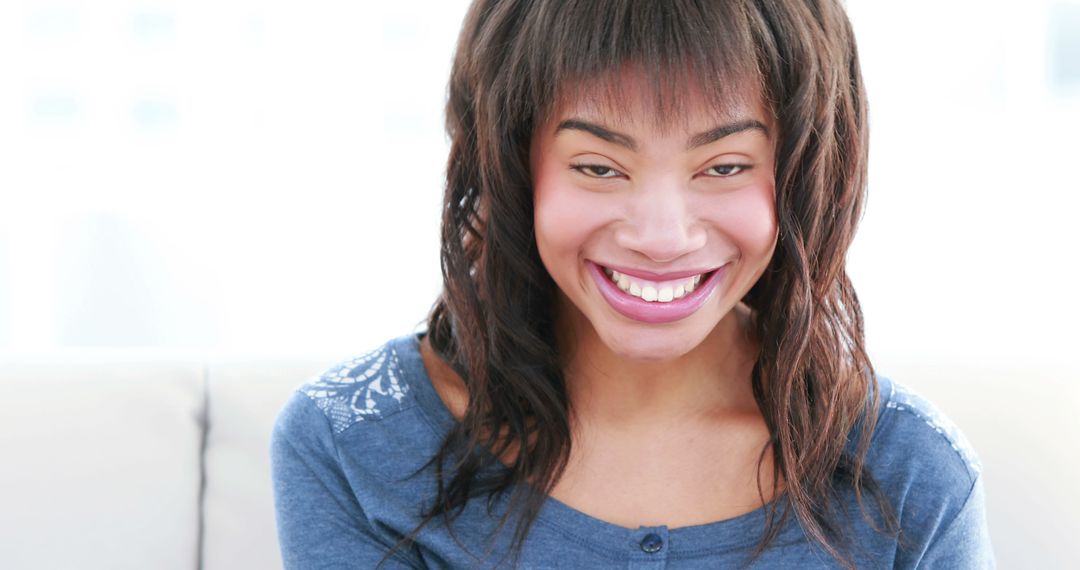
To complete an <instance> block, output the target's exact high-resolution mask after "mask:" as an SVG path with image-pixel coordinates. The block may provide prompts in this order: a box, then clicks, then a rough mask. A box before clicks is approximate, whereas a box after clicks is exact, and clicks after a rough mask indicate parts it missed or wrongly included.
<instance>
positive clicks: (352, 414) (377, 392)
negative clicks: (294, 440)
mask: <svg viewBox="0 0 1080 570" xmlns="http://www.w3.org/2000/svg"><path fill="white" fill-rule="evenodd" d="M300 391H301V392H303V393H304V394H306V395H307V396H308V397H309V398H311V399H312V401H314V402H315V405H316V406H318V407H319V409H321V410H322V411H323V413H325V414H326V416H327V417H328V418H330V423H331V424H332V425H333V428H334V433H335V434H337V433H341V432H343V431H345V430H346V429H348V428H349V427H350V426H352V425H353V424H355V423H357V422H360V421H363V420H365V419H377V418H380V417H382V416H384V415H385V414H386V413H387V412H392V411H397V410H400V409H401V408H402V402H403V400H404V398H405V394H407V393H408V392H409V386H408V385H407V384H405V383H403V382H402V381H401V367H400V365H399V363H398V355H397V351H396V350H395V349H393V348H391V347H390V346H382V347H380V348H377V349H375V350H372V351H370V352H368V353H366V354H364V355H362V356H359V357H357V358H354V359H352V360H348V361H346V362H342V363H341V364H338V365H337V366H335V367H334V368H332V369H330V370H329V371H327V372H324V373H323V374H322V375H320V376H317V377H315V378H313V379H311V380H309V381H308V382H307V383H305V384H304V385H303V386H302V387H301V388H300Z"/></svg>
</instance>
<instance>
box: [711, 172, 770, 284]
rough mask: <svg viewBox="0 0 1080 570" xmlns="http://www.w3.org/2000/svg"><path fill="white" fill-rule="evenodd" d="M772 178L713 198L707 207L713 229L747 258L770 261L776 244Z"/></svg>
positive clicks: (763, 262)
mask: <svg viewBox="0 0 1080 570" xmlns="http://www.w3.org/2000/svg"><path fill="white" fill-rule="evenodd" d="M773 189H774V185H773V183H772V181H762V182H760V183H758V184H755V185H752V186H747V187H745V188H742V189H740V190H738V191H735V192H732V193H730V194H727V195H725V196H723V197H721V198H720V199H716V200H712V201H710V202H709V204H708V206H706V207H705V208H704V209H705V210H706V211H707V214H706V215H707V216H708V218H710V219H711V220H712V224H711V225H713V226H714V228H715V229H716V230H717V231H719V232H720V233H721V234H722V235H724V236H725V237H726V238H727V239H728V240H730V241H731V242H733V245H734V246H735V247H736V248H738V249H739V251H740V254H741V256H742V257H744V258H750V259H753V260H754V261H757V262H758V263H761V264H767V263H768V261H769V258H771V257H772V252H773V248H774V247H775V245H776V238H777V222H776V203H775V200H776V198H775V196H774V190H773Z"/></svg>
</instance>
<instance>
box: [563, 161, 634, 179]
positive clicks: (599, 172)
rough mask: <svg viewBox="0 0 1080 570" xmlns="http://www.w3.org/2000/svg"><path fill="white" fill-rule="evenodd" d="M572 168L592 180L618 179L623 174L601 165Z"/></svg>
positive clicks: (581, 165) (580, 165)
mask: <svg viewBox="0 0 1080 570" xmlns="http://www.w3.org/2000/svg"><path fill="white" fill-rule="evenodd" d="M570 168H572V169H574V170H576V171H578V172H580V173H582V174H584V175H585V176H591V177H592V178H618V177H619V176H620V175H621V174H622V173H621V172H619V171H618V170H615V169H614V168H611V167H610V166H603V165H600V164H572V165H570Z"/></svg>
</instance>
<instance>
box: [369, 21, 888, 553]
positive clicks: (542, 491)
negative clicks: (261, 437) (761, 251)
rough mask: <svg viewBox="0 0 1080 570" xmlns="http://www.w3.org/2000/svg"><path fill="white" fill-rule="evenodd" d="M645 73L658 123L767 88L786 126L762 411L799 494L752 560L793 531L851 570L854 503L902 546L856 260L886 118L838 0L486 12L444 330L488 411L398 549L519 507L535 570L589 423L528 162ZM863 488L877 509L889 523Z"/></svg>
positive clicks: (468, 78)
mask: <svg viewBox="0 0 1080 570" xmlns="http://www.w3.org/2000/svg"><path fill="white" fill-rule="evenodd" d="M626 66H632V67H634V68H635V69H638V70H641V71H642V72H643V73H644V74H645V77H646V78H647V80H648V83H647V84H648V85H649V86H650V87H651V89H652V93H651V95H652V96H653V100H654V101H655V104H656V111H657V114H656V116H657V117H671V116H677V115H678V114H679V113H680V112H682V110H683V109H684V108H685V105H686V103H687V101H685V96H684V95H683V94H684V93H686V92H687V91H688V90H687V89H685V86H687V85H699V86H704V87H705V91H706V93H707V95H708V96H709V97H710V102H711V103H714V104H716V105H718V106H721V107H722V106H723V105H725V101H728V100H729V99H728V98H730V97H732V96H734V94H735V93H736V92H737V91H739V90H740V89H741V90H742V91H745V89H746V86H748V85H749V86H751V87H752V88H754V89H756V90H758V91H759V94H760V96H761V97H762V100H763V101H764V102H765V103H766V107H768V108H769V109H770V110H771V112H772V113H773V116H774V117H775V119H776V124H777V125H778V128H779V137H778V139H777V143H776V159H777V160H776V212H777V223H778V227H779V239H778V243H777V247H776V250H775V253H774V255H773V258H772V260H771V262H770V265H769V267H768V268H767V269H766V271H765V273H764V275H763V276H762V278H761V279H760V280H759V281H758V282H757V283H756V284H755V285H754V287H753V288H752V289H751V290H750V292H749V293H748V294H747V296H746V298H745V299H744V302H745V303H746V304H747V305H748V306H749V307H751V308H752V309H753V310H754V313H755V314H756V319H755V323H756V324H755V327H756V331H755V332H756V334H757V338H758V339H759V343H760V347H761V348H760V353H759V355H758V357H757V361H756V364H755V366H754V368H753V377H752V382H753V393H754V398H755V399H756V401H757V404H758V406H759V408H760V410H761V413H762V415H763V416H764V419H765V423H766V425H767V426H768V429H769V433H770V434H771V438H770V441H769V443H767V444H766V445H765V447H764V448H763V449H762V451H761V455H760V456H759V460H758V466H759V468H760V465H761V461H763V460H764V458H765V456H766V455H765V454H766V453H767V452H769V451H770V450H771V452H772V454H773V455H772V458H773V473H774V477H773V493H774V495H773V496H778V495H777V494H776V493H777V492H778V485H779V481H778V479H779V478H778V477H777V475H782V479H783V481H784V484H785V488H784V490H783V491H782V493H785V494H786V496H787V497H788V499H789V501H788V502H787V504H786V505H785V506H784V509H783V512H782V513H780V514H777V510H778V505H779V504H780V503H781V502H780V501H773V502H771V503H770V507H769V509H768V513H767V518H766V525H765V529H764V530H763V533H762V538H761V541H760V542H759V543H758V545H757V548H756V549H755V550H754V552H753V556H752V557H751V559H750V561H751V563H752V562H753V560H755V559H757V557H758V556H760V554H761V553H762V552H763V551H764V550H765V549H766V548H767V547H768V545H769V544H770V543H771V542H772V541H773V540H775V538H776V537H777V535H778V534H779V532H780V530H781V529H782V528H783V526H784V525H785V524H786V523H787V522H788V520H789V518H790V516H792V514H794V516H796V517H797V518H798V521H799V522H800V523H801V524H802V526H803V528H804V530H805V531H806V533H807V534H808V535H809V536H810V537H811V538H812V539H813V540H815V541H816V542H818V543H819V544H821V545H822V546H823V547H824V548H825V550H826V551H827V552H829V553H830V554H831V555H832V556H833V557H834V558H836V559H837V560H838V561H839V562H840V563H841V564H843V565H844V566H846V567H848V568H853V567H854V566H853V564H852V562H851V561H850V559H849V557H850V556H851V547H852V544H851V542H852V541H851V540H850V533H849V532H848V530H849V528H848V527H847V525H846V524H845V521H848V520H849V519H848V517H846V515H847V513H846V511H843V509H842V508H840V507H841V505H842V502H841V493H843V492H844V491H845V490H852V489H853V490H854V493H855V496H856V499H857V501H858V504H859V506H860V511H861V512H862V513H863V517H864V519H865V520H866V521H867V522H868V523H869V524H870V526H871V527H872V528H874V529H875V530H876V531H878V532H883V533H888V534H890V535H892V536H898V535H899V529H898V523H897V520H896V515H895V512H894V511H893V509H892V507H891V505H890V504H889V503H888V500H887V497H885V495H884V493H883V492H882V490H881V489H880V487H879V486H878V484H877V483H876V482H875V481H874V478H873V477H872V476H871V475H870V473H869V472H868V471H865V470H864V468H863V467H864V460H865V457H866V454H867V452H868V448H869V444H870V437H871V434H872V432H873V428H874V425H875V424H876V420H877V417H878V407H879V394H878V393H877V384H876V382H874V381H873V378H874V372H873V367H872V366H871V363H870V360H869V357H868V356H867V353H866V349H865V343H864V334H863V319H862V314H861V311H860V308H859V301H858V298H857V297H856V295H855V290H854V289H853V287H852V284H851V282H850V280H849V279H848V276H847V274H846V272H845V268H844V263H845V256H846V253H847V250H848V246H849V244H850V243H851V240H852V237H853V235H854V231H855V227H856V225H857V223H858V220H859V218H860V216H861V213H862V208H863V203H864V200H865V189H866V164H867V115H866V100H865V93H864V88H863V81H862V77H861V73H860V70H859V60H858V55H857V51H856V46H855V40H854V36H853V34H852V30H851V26H850V23H849V22H848V19H847V16H846V15H845V13H844V11H843V9H842V7H841V5H840V4H839V2H837V1H833V0H713V1H709V0H665V1H663V2H660V1H651V0H637V1H635V0H606V1H604V2H597V1H594V0H476V1H475V2H474V3H473V4H472V6H471V8H470V9H469V12H468V15H467V17H466V19H465V22H464V26H463V29H462V31H461V35H460V39H459V42H458V45H457V51H456V56H455V59H454V62H453V68H452V72H451V77H450V83H449V99H448V103H447V107H446V123H447V124H446V126H447V131H448V133H449V136H450V138H451V141H452V142H451V149H450V156H449V161H448V164H447V180H446V193H445V198H444V210H443V220H442V248H441V259H442V274H443V280H444V286H443V292H442V294H441V296H440V297H439V299H438V300H437V302H436V303H435V305H434V307H433V309H432V311H431V313H430V315H429V318H428V335H429V341H430V344H431V346H432V348H433V350H434V351H435V352H436V353H437V354H438V355H439V357H440V358H442V359H443V360H445V361H446V362H447V363H448V364H449V365H450V366H451V368H453V370H454V371H455V372H456V373H457V374H458V375H460V376H461V378H462V379H463V381H464V383H465V386H466V388H467V390H468V403H467V407H466V410H465V413H464V418H463V420H462V421H461V422H460V423H458V424H456V425H455V427H454V429H453V430H452V431H451V432H450V433H449V434H447V436H446V439H445V440H444V442H443V444H442V447H441V448H440V450H439V452H438V454H437V455H436V456H435V457H433V458H432V460H431V462H430V463H429V464H428V467H430V466H431V465H432V464H434V466H435V471H436V475H437V476H436V480H437V488H436V494H435V498H434V502H433V503H432V504H431V506H430V507H428V508H425V510H424V511H423V512H422V522H421V524H420V525H419V526H418V527H417V529H416V530H414V532H413V533H411V534H410V535H409V536H408V537H406V538H405V539H403V540H402V541H401V542H399V544H398V546H402V545H403V544H407V543H409V542H410V541H411V540H412V539H413V538H415V536H416V535H417V534H418V533H419V531H420V529H421V528H423V527H424V526H425V525H426V524H428V523H429V522H431V521H432V520H433V519H434V518H435V517H439V516H442V517H444V520H445V522H446V524H447V528H449V529H451V532H453V531H452V523H453V520H454V519H455V518H456V517H457V516H458V515H459V514H460V512H461V510H462V509H464V507H465V504H466V503H467V502H468V501H469V500H471V499H473V498H474V497H481V496H486V497H487V500H488V507H489V510H490V509H491V508H492V505H493V504H494V502H495V501H496V499H498V498H500V497H503V498H505V497H506V496H507V495H508V498H509V502H508V505H509V506H508V508H507V510H506V512H505V513H504V514H503V515H502V517H501V519H500V521H501V522H500V524H499V525H498V529H497V530H496V532H500V531H501V530H502V529H503V528H504V526H505V525H506V523H507V522H509V521H510V520H511V519H512V518H514V519H516V525H515V531H514V534H513V542H512V543H511V545H512V548H511V549H510V550H511V551H512V552H513V553H514V562H515V565H516V563H517V562H518V560H519V559H518V555H519V554H520V550H521V546H522V544H523V542H524V540H525V537H526V536H527V534H528V531H529V528H530V526H531V525H532V523H533V521H534V520H535V518H536V516H537V514H538V513H539V510H540V508H541V507H542V505H543V502H544V500H545V497H546V495H547V493H548V492H549V491H550V490H551V489H552V488H553V486H554V484H555V483H556V482H557V481H558V479H559V477H560V475H561V473H562V472H563V470H564V468H565V466H566V463H567V459H568V457H569V452H570V446H571V437H570V426H569V421H568V418H569V415H570V412H571V410H570V402H569V401H568V398H567V390H566V386H565V382H564V377H563V370H562V366H561V359H560V354H559V352H558V349H557V346H558V345H557V343H556V338H555V333H554V323H553V319H554V315H553V313H554V311H553V307H554V298H555V291H556V285H555V284H554V282H553V281H552V279H551V278H550V276H549V275H548V273H547V271H546V270H545V268H544V266H543V264H542V263H541V260H540V257H539V255H538V253H537V249H536V242H535V236H534V233H533V231H534V230H533V197H532V184H531V177H530V171H529V145H530V140H531V137H532V135H533V130H534V129H535V128H536V127H537V125H539V124H541V123H542V122H543V120H544V119H545V118H546V116H547V114H548V113H551V112H553V109H555V108H556V106H557V105H558V103H559V102H560V101H562V100H565V99H566V98H568V97H570V98H572V97H574V96H575V94H576V93H577V90H578V89H579V87H581V86H596V85H602V86H604V87H606V89H604V90H603V91H604V93H606V95H605V97H606V100H607V101H608V102H609V103H613V104H618V103H619V102H620V97H621V94H620V90H619V82H618V80H617V75H618V73H617V71H619V70H622V69H625V68H626ZM849 435H850V436H853V437H854V438H855V439H854V443H856V445H855V450H854V452H853V453H852V452H849V451H848V450H847V444H848V443H849ZM512 450H521V452H520V453H516V454H513V455H514V457H513V460H512V463H510V464H509V465H508V466H506V467H505V468H500V467H502V465H501V464H500V463H499V462H498V461H499V460H498V459H496V458H497V457H502V456H503V455H504V454H505V453H506V452H508V451H512ZM758 487H759V491H760V489H761V482H760V472H759V480H758ZM864 491H867V492H870V493H871V494H872V495H873V496H874V498H875V500H876V503H877V507H878V512H879V514H880V522H881V524H880V526H879V524H878V522H875V521H874V519H873V518H872V517H871V516H870V514H869V513H868V512H867V510H866V508H865V505H864V502H863V497H864V493H863V492H864ZM494 543H495V541H494V539H492V541H491V544H494ZM855 547H856V548H857V547H858V545H855ZM396 548H397V547H395V549H396ZM491 548H493V547H491ZM491 548H489V549H488V552H487V553H486V554H485V555H487V554H490V550H491ZM388 556H389V554H388ZM504 560H505V558H504Z"/></svg>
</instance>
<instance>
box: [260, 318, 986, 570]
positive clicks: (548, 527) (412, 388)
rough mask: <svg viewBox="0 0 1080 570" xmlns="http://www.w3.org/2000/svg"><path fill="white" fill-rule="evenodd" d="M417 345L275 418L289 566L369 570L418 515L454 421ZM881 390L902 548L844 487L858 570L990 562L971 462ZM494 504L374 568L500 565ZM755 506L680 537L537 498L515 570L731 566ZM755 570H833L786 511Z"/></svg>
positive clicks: (377, 356)
mask: <svg viewBox="0 0 1080 570" xmlns="http://www.w3.org/2000/svg"><path fill="white" fill-rule="evenodd" d="M419 348H420V347H419V337H418V336H417V335H407V336H403V337H400V338H397V339H394V340H392V341H390V342H388V343H387V344H385V345H384V346H382V347H380V348H378V349H376V350H374V351H372V352H370V353H368V354H365V355H364V356H361V357H359V358H355V359H353V360H349V361H347V362H343V363H340V364H339V365H337V366H335V367H333V368H331V369H330V370H328V371H327V372H325V373H324V374H322V375H320V376H318V377H316V378H312V379H310V380H308V381H307V382H305V383H304V384H303V385H302V386H300V388H299V389H298V390H297V391H296V392H295V393H294V394H293V396H292V398H291V399H290V400H289V401H288V402H287V403H286V404H285V406H284V408H283V409H282V410H281V413H280V415H279V416H278V419H277V422H276V424H275V426H274V431H273V437H272V444H271V458H272V464H273V480H274V495H275V496H274V499H275V505H276V511H277V527H278V536H279V539H280V544H281V552H282V557H283V559H284V562H285V567H286V568H287V569H288V570H309V569H323V568H342V569H344V568H360V569H366V568H374V567H375V566H376V564H377V563H378V562H379V561H380V560H382V559H383V555H384V554H386V552H387V551H388V549H389V547H390V546H392V545H394V544H395V543H396V542H397V541H398V539H399V538H401V537H403V536H404V535H405V534H407V533H409V532H410V531H412V529H413V528H414V527H415V526H416V525H417V523H418V522H419V521H420V519H419V512H420V510H421V507H422V506H425V505H427V504H429V503H430V501H431V499H432V497H433V496H434V491H435V482H434V469H433V468H431V467H429V468H426V469H425V468H423V466H424V465H425V463H427V461H428V460H429V459H430V458H431V457H432V456H433V454H434V453H435V452H436V450H437V449H438V447H439V444H440V443H441V442H442V439H443V436H444V435H445V434H446V433H447V431H448V430H449V429H450V428H451V427H452V426H453V425H454V422H455V420H454V418H453V416H452V415H451V414H450V411H449V410H448V409H447V408H446V406H445V404H444V403H443V402H442V400H441V399H440V398H439V396H438V394H437V393H436V392H435V389H434V388H433V386H432V384H431V380H430V378H429V377H428V375H427V373H426V371H425V369H424V365H423V362H422V360H421V356H420V350H419ZM878 382H879V386H880V388H881V397H882V403H883V406H882V413H881V416H880V418H879V421H878V424H877V426H876V427H875V430H874V435H873V440H872V445H871V449H870V453H869V455H868V457H867V468H868V469H869V471H870V472H871V473H872V474H873V476H874V477H875V478H876V479H877V481H878V482H879V483H880V484H881V485H882V486H883V488H884V490H885V492H886V493H887V495H888V496H889V498H890V500H891V503H892V505H893V506H894V508H895V509H896V512H897V513H898V514H899V517H900V523H901V527H902V536H903V537H904V539H905V540H906V547H905V548H900V547H899V546H898V543H897V541H896V540H895V539H890V538H888V537H886V536H883V535H880V534H877V533H875V532H874V530H873V529H871V528H870V527H869V526H868V525H867V524H866V523H865V521H864V520H863V519H862V516H861V514H860V512H859V509H858V507H857V506H856V503H855V498H854V494H853V493H850V494H849V496H848V497H847V499H846V500H847V507H848V512H849V513H850V515H851V517H852V521H853V524H854V525H855V528H856V535H855V540H854V544H855V549H854V550H853V552H852V553H851V554H853V555H854V559H853V560H854V561H855V564H856V566H857V567H858V568H860V569H861V568H916V567H918V568H944V569H949V570H954V569H966V568H993V567H994V559H993V553H992V551H991V548H990V538H989V534H988V531H987V525H986V517H985V504H984V496H983V485H982V479H981V478H980V464H979V462H978V459H977V458H976V456H975V454H974V452H973V451H972V450H971V448H970V446H969V445H968V444H967V442H966V440H965V439H964V437H963V435H962V434H961V433H960V432H959V431H958V430H957V429H956V427H955V426H954V425H953V424H952V423H950V422H949V421H948V419H947V418H945V417H944V416H943V415H942V414H941V413H940V412H938V411H937V410H936V409H935V408H934V407H933V405H931V404H930V403H929V402H927V401H926V400H925V399H923V398H920V397H919V396H918V395H916V394H914V393H912V392H911V391H910V390H908V389H906V388H904V387H903V386H902V385H901V384H899V383H897V382H893V381H890V380H888V379H885V378H879V379H878ZM414 473H416V475H415V476H411V475H413V474H414ZM410 476H411V477H410ZM777 500H778V501H786V500H787V499H786V497H785V496H783V495H781V497H780V498H779V499H777ZM864 501H865V503H866V504H867V505H868V508H870V507H871V506H872V505H873V504H874V502H873V500H872V499H871V498H870V497H869V496H865V497H864ZM781 505H782V503H781ZM505 507H506V502H505V500H501V501H496V503H495V504H494V510H493V511H492V512H488V510H487V506H486V500H485V499H476V500H473V501H471V502H470V504H468V505H467V506H466V508H465V509H464V511H463V512H462V514H461V515H460V517H459V518H458V519H457V520H456V521H455V523H454V525H453V529H452V530H453V531H454V532H453V535H451V534H450V533H449V532H448V530H447V528H445V526H443V525H442V524H441V523H440V522H434V523H431V524H429V525H428V526H427V527H425V528H424V530H423V531H422V532H421V533H420V535H419V537H418V539H417V540H416V542H415V543H414V544H413V545H412V546H410V547H409V548H405V549H402V550H400V551H399V552H398V553H397V554H396V555H395V556H394V557H393V558H391V559H389V560H387V561H386V563H384V564H383V566H382V567H383V568H495V567H498V568H503V567H507V568H509V567H510V564H511V561H512V559H510V558H506V557H504V555H505V554H506V552H507V545H508V544H509V542H510V538H511V536H510V535H511V531H512V527H513V525H512V524H511V525H508V527H506V528H504V529H503V531H501V532H499V533H493V530H494V529H495V525H496V523H497V521H498V518H499V515H501V514H502V513H503V512H504V509H505ZM765 512H766V508H765V507H763V508H761V509H758V510H756V511H752V512H750V513H746V514H744V515H741V516H737V517H735V518H731V519H727V520H722V521H717V522H713V523H709V524H703V525H697V526H690V527H680V528H669V527H666V526H650V527H640V528H624V527H621V526H617V525H614V524H610V523H607V522H604V521H602V520H598V519H596V518H593V517H590V516H589V515H587V514H585V513H582V512H580V511H577V510H574V509H573V508H571V507H569V506H568V505H565V504H563V503H561V502H559V501H558V500H556V499H553V498H548V499H546V502H545V503H544V506H543V508H542V510H541V513H540V515H539V518H538V519H537V520H536V522H535V523H534V525H533V526H532V528H531V530H530V533H529V536H528V538H527V540H526V542H525V545H524V548H523V550H522V551H521V557H520V559H519V563H518V567H519V568H536V569H541V568H574V569H578V568H590V569H591V568H598V569H602V568H620V569H623V568H627V569H637V568H641V569H644V568H649V569H662V568H694V569H697V568H701V569H704V568H708V569H716V568H739V567H742V566H745V564H746V562H747V560H748V559H749V554H750V552H751V551H752V550H753V547H754V546H755V545H756V544H757V542H758V540H759V539H760V537H761V531H762V529H763V528H764V521H765ZM778 512H779V511H778ZM874 512H876V511H874ZM438 520H439V519H437V521H438ZM752 567H753V568H791V569H796V568H797V569H806V568H838V567H839V565H838V564H837V562H836V561H835V560H834V559H833V558H832V557H830V556H829V555H828V554H827V553H826V552H825V551H824V550H823V549H822V548H821V547H820V546H819V545H817V544H816V543H815V542H814V541H812V540H811V539H809V538H808V537H807V535H806V534H805V533H804V532H803V530H802V527H801V526H800V524H799V523H798V521H797V519H795V518H794V517H792V518H791V519H789V522H788V524H787V525H786V526H785V527H784V528H783V529H782V531H781V534H780V536H779V539H778V540H776V541H775V542H774V543H773V545H772V546H771V548H770V549H769V550H767V551H766V552H765V553H764V554H763V555H762V556H761V557H759V558H758V559H757V560H756V561H755V562H754V564H753V565H752Z"/></svg>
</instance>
